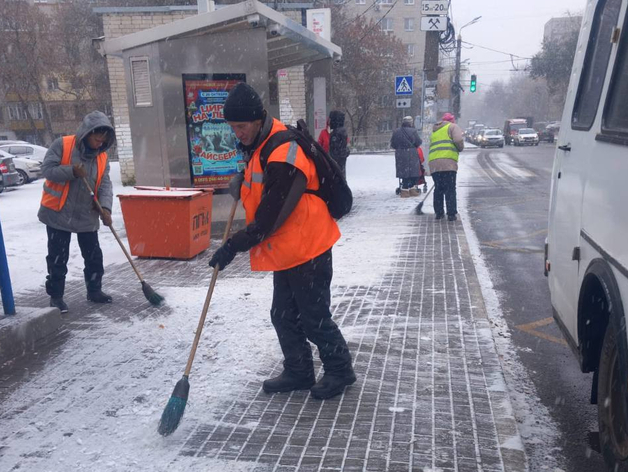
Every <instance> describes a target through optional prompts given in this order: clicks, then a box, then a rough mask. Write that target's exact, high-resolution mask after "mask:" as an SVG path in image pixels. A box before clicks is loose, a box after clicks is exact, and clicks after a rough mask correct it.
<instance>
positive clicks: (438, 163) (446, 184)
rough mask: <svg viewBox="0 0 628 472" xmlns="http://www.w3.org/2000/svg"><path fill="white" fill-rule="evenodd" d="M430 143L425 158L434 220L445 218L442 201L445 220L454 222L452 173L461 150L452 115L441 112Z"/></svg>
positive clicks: (461, 142)
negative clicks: (426, 157)
mask: <svg viewBox="0 0 628 472" xmlns="http://www.w3.org/2000/svg"><path fill="white" fill-rule="evenodd" d="M433 129H434V131H433V133H432V137H431V141H430V156H429V159H428V162H429V168H430V174H431V175H432V179H434V212H435V213H436V219H437V220H440V219H442V218H443V217H444V216H445V207H444V202H443V200H445V202H446V203H447V219H448V220H449V221H456V218H457V217H456V215H457V214H458V206H457V202H456V174H457V172H458V155H459V154H460V152H461V151H462V150H463V149H464V137H463V134H462V129H461V128H460V126H458V125H457V124H455V119H454V115H452V114H451V113H445V114H444V115H443V118H442V119H441V121H439V122H438V123H436V124H435V125H434V128H433Z"/></svg>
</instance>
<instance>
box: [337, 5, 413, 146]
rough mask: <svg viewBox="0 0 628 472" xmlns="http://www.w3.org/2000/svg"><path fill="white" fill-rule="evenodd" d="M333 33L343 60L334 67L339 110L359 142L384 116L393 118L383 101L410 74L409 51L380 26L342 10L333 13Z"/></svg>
mask: <svg viewBox="0 0 628 472" xmlns="http://www.w3.org/2000/svg"><path fill="white" fill-rule="evenodd" d="M332 32H333V33H332V41H333V42H334V43H335V44H337V45H339V46H340V47H341V48H342V58H343V59H342V61H341V62H340V64H337V65H335V66H334V82H333V87H334V102H335V107H336V108H338V109H341V110H344V112H345V113H346V115H347V117H348V118H349V123H350V125H351V131H352V136H353V137H354V139H355V138H357V137H359V136H365V135H366V133H367V130H368V128H369V125H370V124H371V123H372V121H373V120H375V119H379V118H380V117H381V116H382V113H386V114H387V115H388V114H390V110H387V111H382V108H381V107H380V105H379V104H380V101H379V98H380V97H381V96H382V95H383V93H382V91H383V90H389V89H390V88H391V84H392V80H393V77H394V76H395V75H397V74H398V73H400V72H405V71H406V67H407V66H406V51H405V47H404V46H403V44H402V43H401V41H400V40H399V39H397V38H396V37H395V36H393V35H390V34H388V33H386V32H384V31H382V30H381V28H380V25H379V22H375V21H373V20H371V21H365V20H364V18H359V17H358V18H350V17H348V16H347V15H346V14H345V13H344V12H343V11H342V9H341V8H339V7H335V8H334V9H333V12H332ZM391 106H392V103H391Z"/></svg>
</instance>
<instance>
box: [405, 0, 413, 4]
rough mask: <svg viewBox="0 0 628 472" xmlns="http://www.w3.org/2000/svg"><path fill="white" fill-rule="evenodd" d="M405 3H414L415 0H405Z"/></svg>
mask: <svg viewBox="0 0 628 472" xmlns="http://www.w3.org/2000/svg"><path fill="white" fill-rule="evenodd" d="M403 3H404V4H405V5H414V0H403Z"/></svg>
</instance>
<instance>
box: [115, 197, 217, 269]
mask: <svg viewBox="0 0 628 472" xmlns="http://www.w3.org/2000/svg"><path fill="white" fill-rule="evenodd" d="M212 193H213V191H212V190H211V189H202V190H197V189H189V190H183V189H177V190H166V189H160V190H140V191H138V192H135V193H132V194H126V195H125V194H120V195H118V198H119V199H120V206H121V208H122V217H123V218H124V226H125V227H126V234H127V239H128V241H129V246H130V248H131V254H133V255H134V256H138V257H163V258H169V259H191V258H192V257H194V256H196V255H197V254H199V253H201V252H203V251H204V250H205V249H207V248H208V247H209V241H210V234H211V220H212Z"/></svg>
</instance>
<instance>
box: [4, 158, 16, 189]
mask: <svg viewBox="0 0 628 472" xmlns="http://www.w3.org/2000/svg"><path fill="white" fill-rule="evenodd" d="M19 180H20V174H18V172H17V170H16V169H15V164H13V158H12V157H10V156H9V157H3V156H0V193H2V192H3V191H4V189H5V188H6V187H13V186H15V185H19Z"/></svg>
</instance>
